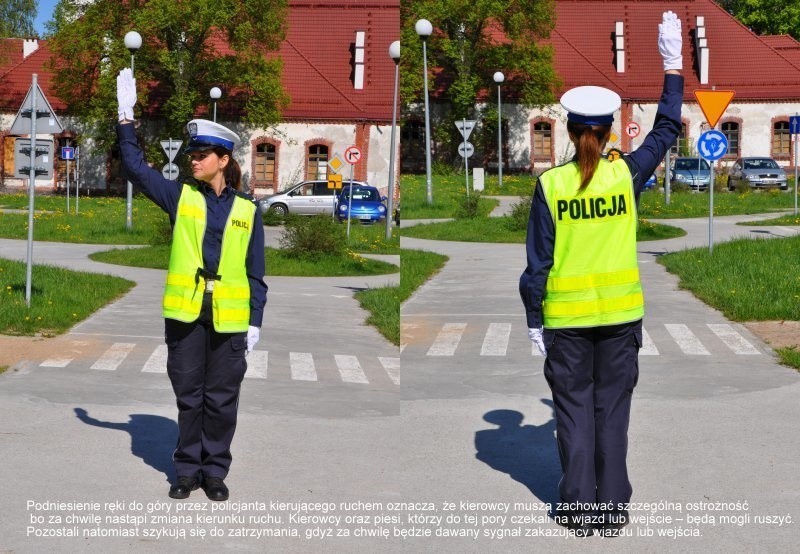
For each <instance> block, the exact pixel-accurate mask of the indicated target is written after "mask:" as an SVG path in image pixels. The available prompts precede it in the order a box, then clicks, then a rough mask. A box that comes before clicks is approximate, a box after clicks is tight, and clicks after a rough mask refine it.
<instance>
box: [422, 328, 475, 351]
mask: <svg viewBox="0 0 800 554" xmlns="http://www.w3.org/2000/svg"><path fill="white" fill-rule="evenodd" d="M466 328H467V324H466V323H445V324H444V326H443V327H442V330H441V331H439V334H438V335H436V340H434V341H433V344H432V345H431V347H430V348H429V349H428V356H452V355H453V354H455V353H456V348H458V343H459V342H461V336H462V335H463V334H464V330H465V329H466Z"/></svg>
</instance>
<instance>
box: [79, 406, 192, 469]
mask: <svg viewBox="0 0 800 554" xmlns="http://www.w3.org/2000/svg"><path fill="white" fill-rule="evenodd" d="M75 415H76V416H77V417H78V419H80V420H81V421H82V422H84V423H85V424H87V425H93V426H95V427H102V428H104V429H116V430H117V431H125V432H126V433H128V434H129V435H130V436H131V454H133V455H134V456H136V457H137V458H141V459H142V461H143V462H144V463H146V464H147V465H149V466H150V467H152V468H153V469H156V470H157V471H160V472H161V473H163V474H164V475H165V476H166V478H167V481H169V482H174V481H175V466H174V465H173V463H172V452H173V450H174V449H175V447H174V445H175V444H176V443H177V440H178V424H177V423H175V422H174V421H173V420H171V419H169V418H166V417H162V416H156V415H150V414H130V420H129V421H128V422H127V423H113V422H110V421H101V420H99V419H95V418H93V417H91V416H90V415H89V414H88V413H87V412H86V410H84V409H83V408H75Z"/></svg>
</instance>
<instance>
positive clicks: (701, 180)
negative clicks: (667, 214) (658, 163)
mask: <svg viewBox="0 0 800 554" xmlns="http://www.w3.org/2000/svg"><path fill="white" fill-rule="evenodd" d="M672 180H673V181H674V182H675V183H681V184H684V185H687V186H688V187H689V188H690V189H692V190H708V183H709V181H710V180H711V167H709V165H708V162H707V161H705V160H704V159H703V158H677V159H676V160H675V162H674V163H673V164H672Z"/></svg>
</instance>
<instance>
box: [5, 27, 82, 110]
mask: <svg viewBox="0 0 800 554" xmlns="http://www.w3.org/2000/svg"><path fill="white" fill-rule="evenodd" d="M22 40H23V39H20V38H7V39H0V45H1V46H0V48H2V50H0V61H2V62H4V63H2V65H1V66H0V111H2V112H7V113H16V112H17V110H19V108H20V106H21V105H22V102H23V101H24V100H25V95H26V94H27V93H28V90H29V89H30V88H31V79H32V77H33V74H34V73H36V75H37V77H36V79H37V83H38V84H39V87H41V89H42V91H43V92H44V94H45V96H46V97H47V100H48V101H49V102H50V105H51V106H52V108H53V109H54V110H56V111H62V110H64V109H66V107H67V106H66V104H64V102H62V101H61V100H60V99H59V98H57V97H56V96H55V95H54V94H53V93H52V92H51V90H52V89H51V85H52V81H53V76H52V74H51V73H50V72H49V71H48V70H47V69H45V66H46V64H47V61H48V60H49V59H50V55H51V53H50V49H49V48H48V47H47V41H44V40H40V41H39V49H38V50H36V51H35V52H34V53H33V54H31V55H29V56H28V57H27V58H25V59H23V58H22Z"/></svg>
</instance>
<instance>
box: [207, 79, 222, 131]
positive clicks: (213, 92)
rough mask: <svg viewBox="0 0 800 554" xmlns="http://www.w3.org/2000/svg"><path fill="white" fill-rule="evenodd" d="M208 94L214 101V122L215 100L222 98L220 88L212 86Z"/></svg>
mask: <svg viewBox="0 0 800 554" xmlns="http://www.w3.org/2000/svg"><path fill="white" fill-rule="evenodd" d="M208 94H209V96H211V99H212V100H213V101H214V123H216V122H217V100H219V99H220V98H222V90H221V89H220V88H219V87H213V88H212V89H211V90H210V91H209V93H208Z"/></svg>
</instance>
